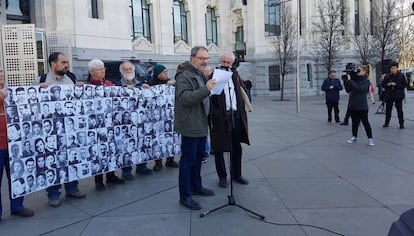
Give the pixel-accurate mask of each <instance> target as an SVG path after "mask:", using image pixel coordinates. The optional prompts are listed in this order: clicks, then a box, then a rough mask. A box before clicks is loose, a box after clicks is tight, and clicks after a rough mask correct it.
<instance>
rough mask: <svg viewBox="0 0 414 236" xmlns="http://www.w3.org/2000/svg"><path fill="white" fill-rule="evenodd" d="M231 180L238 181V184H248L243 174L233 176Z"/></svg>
mask: <svg viewBox="0 0 414 236" xmlns="http://www.w3.org/2000/svg"><path fill="white" fill-rule="evenodd" d="M233 180H234V181H236V182H238V183H240V184H244V185H248V184H249V181H248V180H247V179H246V178H244V177H243V176H239V177H237V178H234V179H233Z"/></svg>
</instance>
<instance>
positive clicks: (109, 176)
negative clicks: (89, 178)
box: [95, 171, 115, 183]
mask: <svg viewBox="0 0 414 236" xmlns="http://www.w3.org/2000/svg"><path fill="white" fill-rule="evenodd" d="M112 178H115V171H111V172H107V173H106V180H107V181H108V179H112ZM95 183H103V174H100V175H95Z"/></svg>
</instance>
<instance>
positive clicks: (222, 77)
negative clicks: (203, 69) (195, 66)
mask: <svg viewBox="0 0 414 236" xmlns="http://www.w3.org/2000/svg"><path fill="white" fill-rule="evenodd" d="M232 75H233V72H230V71H225V70H220V69H214V72H213V79H215V80H216V85H215V86H214V88H213V89H212V90H211V94H212V95H219V94H220V93H221V92H222V91H223V88H224V86H225V85H226V84H227V82H228V81H229V79H231V76H232Z"/></svg>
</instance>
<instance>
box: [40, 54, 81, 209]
mask: <svg viewBox="0 0 414 236" xmlns="http://www.w3.org/2000/svg"><path fill="white" fill-rule="evenodd" d="M48 62H49V66H50V72H49V73H48V74H47V75H46V79H45V80H44V82H41V81H40V80H41V77H38V78H37V79H36V80H35V81H34V82H33V85H39V86H40V87H41V88H47V87H48V86H49V85H73V84H74V82H73V81H72V79H71V78H70V77H69V76H68V75H66V73H68V71H69V61H68V58H67V57H66V55H65V54H63V53H61V52H54V53H52V54H50V55H49V58H48ZM76 85H77V86H82V85H83V83H82V82H76ZM65 106H66V104H65ZM72 108H73V104H72ZM67 109H68V108H67ZM60 187H61V185H60V184H57V185H54V186H50V187H48V188H47V189H46V191H47V196H48V198H49V202H48V204H49V206H51V207H58V206H60V204H61V200H60V191H59V189H60ZM65 190H66V197H70V198H85V197H86V195H85V194H84V193H82V192H80V191H79V189H78V181H72V182H69V183H65Z"/></svg>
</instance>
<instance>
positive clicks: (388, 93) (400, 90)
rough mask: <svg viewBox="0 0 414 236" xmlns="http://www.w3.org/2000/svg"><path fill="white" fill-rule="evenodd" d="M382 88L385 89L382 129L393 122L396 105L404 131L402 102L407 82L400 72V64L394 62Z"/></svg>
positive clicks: (401, 127)
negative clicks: (392, 117) (392, 111)
mask: <svg viewBox="0 0 414 236" xmlns="http://www.w3.org/2000/svg"><path fill="white" fill-rule="evenodd" d="M382 87H383V88H384V89H385V92H384V100H385V123H384V125H383V126H382V127H388V125H389V123H390V120H391V110H392V105H393V103H395V108H397V114H398V121H399V123H400V129H404V114H403V110H402V101H403V100H404V97H405V91H404V89H405V87H407V81H406V80H405V78H404V75H403V74H402V73H401V72H399V71H398V63H397V62H392V63H391V68H390V74H388V75H386V76H385V78H384V80H383V81H382Z"/></svg>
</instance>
